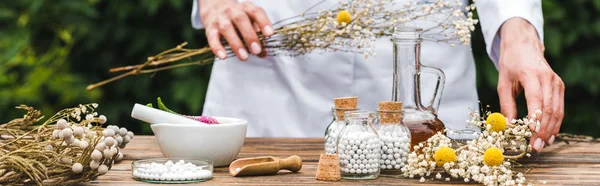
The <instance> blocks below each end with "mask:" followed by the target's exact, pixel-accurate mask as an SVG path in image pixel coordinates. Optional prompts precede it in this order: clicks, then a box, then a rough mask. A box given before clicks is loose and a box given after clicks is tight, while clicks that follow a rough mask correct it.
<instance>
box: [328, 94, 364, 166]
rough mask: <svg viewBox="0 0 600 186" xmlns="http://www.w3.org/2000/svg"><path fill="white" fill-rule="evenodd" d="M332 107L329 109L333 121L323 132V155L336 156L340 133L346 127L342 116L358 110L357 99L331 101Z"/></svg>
mask: <svg viewBox="0 0 600 186" xmlns="http://www.w3.org/2000/svg"><path fill="white" fill-rule="evenodd" d="M333 103H334V107H333V108H331V114H332V115H333V121H332V122H331V123H330V124H329V125H328V126H327V129H326V130H325V154H336V153H337V143H338V137H339V134H340V131H341V130H342V128H344V127H345V126H346V121H345V118H344V114H345V113H346V112H348V111H356V110H358V108H357V106H358V98H357V97H341V98H335V99H333Z"/></svg>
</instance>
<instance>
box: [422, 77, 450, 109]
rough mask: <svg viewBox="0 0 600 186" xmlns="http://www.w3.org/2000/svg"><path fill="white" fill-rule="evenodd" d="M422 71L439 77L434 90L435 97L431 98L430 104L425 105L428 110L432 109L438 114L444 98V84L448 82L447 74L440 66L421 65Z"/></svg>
mask: <svg viewBox="0 0 600 186" xmlns="http://www.w3.org/2000/svg"><path fill="white" fill-rule="evenodd" d="M420 73H430V74H434V75H436V76H437V77H438V79H437V83H436V84H435V89H434V91H433V97H432V98H431V101H429V105H428V106H427V107H425V108H426V109H427V110H430V111H431V112H432V113H433V114H435V115H437V111H438V109H439V108H440V101H441V100H442V92H443V91H444V85H445V84H446V74H444V71H442V70H441V69H439V68H436V67H429V66H425V65H421V68H420Z"/></svg>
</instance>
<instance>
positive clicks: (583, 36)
mask: <svg viewBox="0 0 600 186" xmlns="http://www.w3.org/2000/svg"><path fill="white" fill-rule="evenodd" d="M191 7H192V1H190V0H153V1H143V0H129V1H117V0H105V1H100V0H77V1H73V0H54V1H49V0H19V1H3V2H2V3H0V25H1V26H0V123H4V122H7V121H9V120H10V119H13V118H15V117H20V116H21V115H22V114H23V112H22V111H19V110H16V109H14V106H16V105H19V104H27V105H30V106H34V107H36V108H38V109H41V110H42V111H43V113H44V114H45V115H46V116H50V115H52V114H53V113H55V112H57V111H58V110H60V109H62V108H65V107H72V106H76V105H78V104H80V103H89V102H97V103H99V104H100V107H99V110H98V111H99V112H100V113H101V114H104V115H106V116H107V117H108V119H109V121H110V123H111V124H117V125H120V126H125V127H127V128H128V129H130V130H132V131H134V132H136V133H141V134H151V130H150V129H149V127H148V125H147V124H143V123H141V122H138V121H135V120H133V119H131V118H130V116H129V113H130V112H131V108H132V106H133V104H134V103H136V102H140V103H147V102H153V101H155V99H156V97H159V96H160V97H162V98H163V100H165V102H167V103H168V104H169V107H171V108H173V109H174V110H177V111H179V112H182V113H191V114H193V113H196V114H199V113H201V111H202V105H203V103H204V97H205V92H206V86H207V85H208V79H209V75H210V67H194V68H182V69H176V70H171V71H164V72H160V73H156V74H151V75H142V76H135V77H128V78H125V79H122V80H120V81H117V82H116V83H113V84H109V85H108V86H103V87H101V88H99V89H96V90H93V91H89V92H88V91H86V90H85V87H86V86H87V85H88V84H90V83H95V82H98V81H101V80H103V79H106V78H109V77H112V76H113V74H110V73H109V72H108V69H110V68H112V67H118V66H124V65H132V64H138V63H141V62H143V61H145V59H146V57H148V56H150V55H153V54H155V53H157V52H159V51H163V50H165V49H168V48H171V47H174V46H176V45H177V44H180V43H182V42H184V41H187V42H189V45H188V46H189V47H193V48H198V47H202V46H204V45H206V40H205V38H204V33H203V31H201V30H200V31H198V30H194V29H193V28H192V27H191V24H190V11H191ZM543 9H544V17H545V27H544V32H545V44H546V57H547V59H548V61H549V62H550V64H551V66H552V67H553V68H554V69H555V71H556V72H557V73H558V74H559V75H560V76H561V77H562V78H563V80H564V82H565V84H566V85H567V91H566V97H565V103H566V105H565V114H566V117H565V120H564V125H563V128H562V131H563V132H571V133H577V134H586V135H594V136H600V130H598V129H600V115H599V114H597V113H599V112H600V107H599V106H598V104H600V100H599V92H600V73H599V72H600V64H599V63H598V62H597V61H600V45H598V44H597V41H600V40H599V39H600V19H597V18H598V17H599V16H600V15H598V12H599V10H600V1H599V0H594V1H591V0H588V1H586V0H576V1H560V0H545V1H543ZM484 46H485V44H484V42H483V38H482V36H481V32H480V30H479V29H478V31H477V32H476V33H475V34H474V35H473V53H474V54H475V59H476V61H477V75H478V82H477V83H478V91H479V96H480V99H481V101H482V103H485V104H489V105H491V106H492V109H494V110H499V109H498V108H499V106H498V96H497V93H496V83H497V76H498V72H497V70H496V69H495V67H494V66H493V64H492V62H491V61H490V60H489V58H488V56H487V54H486V52H485V47H484ZM522 97H523V96H521V97H520V101H519V111H520V115H525V113H524V112H525V108H526V107H525V105H524V101H523V98H522Z"/></svg>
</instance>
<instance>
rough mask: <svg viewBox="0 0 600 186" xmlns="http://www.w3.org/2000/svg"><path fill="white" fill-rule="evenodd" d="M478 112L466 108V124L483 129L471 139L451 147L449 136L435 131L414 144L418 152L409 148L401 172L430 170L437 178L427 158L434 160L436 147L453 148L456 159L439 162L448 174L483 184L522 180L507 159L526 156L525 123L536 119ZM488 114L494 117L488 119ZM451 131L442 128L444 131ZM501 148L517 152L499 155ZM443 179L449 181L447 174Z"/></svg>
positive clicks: (528, 132) (414, 173) (427, 173)
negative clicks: (468, 110)
mask: <svg viewBox="0 0 600 186" xmlns="http://www.w3.org/2000/svg"><path fill="white" fill-rule="evenodd" d="M482 113H484V114H480V113H479V112H470V113H469V116H470V117H471V118H470V119H469V120H467V121H466V122H467V124H468V125H469V126H475V127H477V128H480V129H483V131H482V132H481V133H480V134H478V135H477V137H476V138H475V139H474V140H472V141H469V142H466V143H465V144H461V143H459V142H457V144H459V145H462V146H459V147H453V146H452V144H453V143H452V140H450V139H449V138H448V137H446V136H445V135H443V134H441V133H438V134H436V135H434V136H432V137H431V138H429V139H428V140H427V141H425V142H422V143H420V144H419V145H417V146H415V149H420V151H421V153H419V154H417V153H415V152H412V153H411V154H410V155H409V156H408V160H407V164H406V165H405V166H404V167H403V168H402V169H401V170H402V171H403V175H404V176H405V177H409V178H410V177H416V176H419V177H424V178H425V179H427V177H428V176H430V175H432V173H433V175H435V178H437V179H440V178H441V174H440V173H439V172H438V173H437V174H436V173H434V171H436V170H435V167H432V166H429V164H428V163H427V162H430V163H435V162H436V161H435V160H434V158H432V157H431V154H433V153H434V152H437V151H439V152H441V151H440V149H445V150H444V151H447V152H450V150H449V149H453V151H455V152H456V161H455V162H446V161H443V162H441V163H443V166H441V167H442V168H443V170H444V171H445V172H446V173H448V174H449V175H450V177H452V178H460V179H462V180H463V181H465V182H469V181H471V180H473V181H476V182H479V183H482V184H484V185H516V184H523V183H525V177H524V175H523V173H521V172H518V171H516V170H514V169H513V167H512V166H513V165H512V163H511V162H513V161H514V159H519V158H521V157H525V156H527V157H529V156H530V154H529V152H531V145H529V144H528V142H529V141H528V140H529V138H530V137H531V135H532V131H531V130H530V128H529V125H533V124H534V123H537V122H539V121H537V120H532V119H530V118H527V117H525V118H523V119H516V120H512V121H511V122H509V123H505V122H506V120H505V119H504V117H503V116H501V115H500V114H499V113H498V114H492V113H491V112H487V111H486V112H482ZM490 115H491V117H495V118H492V119H490V118H489V117H490ZM486 119H487V121H486ZM503 122H504V123H503ZM498 124H499V125H498ZM490 129H493V130H490ZM500 129H501V130H500ZM452 132H453V131H448V130H447V129H446V133H447V134H450V133H452ZM504 151H513V152H514V153H517V155H515V156H505V155H503V152H504ZM434 157H435V156H434ZM438 163H439V161H438ZM445 180H446V181H449V180H450V178H449V177H448V178H446V179H445Z"/></svg>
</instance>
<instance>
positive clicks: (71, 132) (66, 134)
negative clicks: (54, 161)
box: [61, 128, 73, 139]
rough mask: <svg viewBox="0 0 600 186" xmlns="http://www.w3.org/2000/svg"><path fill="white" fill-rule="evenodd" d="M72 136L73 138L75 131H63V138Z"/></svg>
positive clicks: (66, 129)
mask: <svg viewBox="0 0 600 186" xmlns="http://www.w3.org/2000/svg"><path fill="white" fill-rule="evenodd" d="M71 136H73V130H71V128H65V129H63V130H62V131H61V137H62V138H63V139H67V138H70V137H71Z"/></svg>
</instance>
